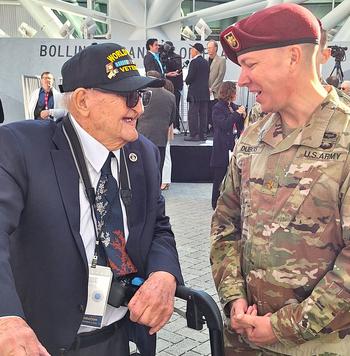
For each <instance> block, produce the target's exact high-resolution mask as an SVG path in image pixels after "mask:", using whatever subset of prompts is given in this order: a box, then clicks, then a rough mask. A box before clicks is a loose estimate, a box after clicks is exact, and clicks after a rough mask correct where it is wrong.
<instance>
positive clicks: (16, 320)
mask: <svg viewBox="0 0 350 356" xmlns="http://www.w3.org/2000/svg"><path fill="white" fill-rule="evenodd" d="M0 355H1V356H50V354H49V353H48V352H47V351H46V349H45V347H44V346H43V345H41V343H40V342H39V340H38V339H37V337H36V335H35V334H34V331H33V330H32V329H31V328H30V327H29V326H28V324H27V323H26V322H25V321H24V320H23V319H22V318H20V317H17V316H13V317H4V318H0Z"/></svg>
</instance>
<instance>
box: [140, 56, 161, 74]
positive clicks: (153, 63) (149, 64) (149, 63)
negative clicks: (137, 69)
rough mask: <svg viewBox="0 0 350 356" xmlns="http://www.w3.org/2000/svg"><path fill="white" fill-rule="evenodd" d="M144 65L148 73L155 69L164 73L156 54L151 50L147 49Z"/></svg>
mask: <svg viewBox="0 0 350 356" xmlns="http://www.w3.org/2000/svg"><path fill="white" fill-rule="evenodd" d="M143 66H144V67H145V72H146V74H147V72H149V71H150V70H155V71H156V72H158V73H159V74H161V75H162V73H163V72H162V68H161V67H160V65H159V62H158V61H157V60H156V59H155V58H154V55H153V54H152V53H151V52H150V51H147V53H146V55H145V57H144V58H143Z"/></svg>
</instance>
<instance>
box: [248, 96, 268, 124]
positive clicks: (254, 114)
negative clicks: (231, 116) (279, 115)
mask: <svg viewBox="0 0 350 356" xmlns="http://www.w3.org/2000/svg"><path fill="white" fill-rule="evenodd" d="M265 115H266V113H265V112H262V111H261V105H260V104H259V103H258V102H256V103H255V104H254V105H253V106H252V108H251V109H250V111H249V114H248V115H247V117H246V119H245V121H244V128H245V129H246V128H247V127H248V126H250V125H251V124H254V123H255V122H257V121H259V120H260V119H261V118H263V117H264V116H265Z"/></svg>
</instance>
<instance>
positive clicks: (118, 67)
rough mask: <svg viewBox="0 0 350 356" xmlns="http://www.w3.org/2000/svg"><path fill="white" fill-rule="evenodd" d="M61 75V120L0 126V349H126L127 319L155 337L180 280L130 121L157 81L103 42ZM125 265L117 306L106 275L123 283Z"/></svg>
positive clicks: (151, 171) (76, 354)
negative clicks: (123, 300)
mask: <svg viewBox="0 0 350 356" xmlns="http://www.w3.org/2000/svg"><path fill="white" fill-rule="evenodd" d="M62 78H63V83H62V90H63V91H64V92H65V100H66V102H67V108H68V111H69V115H68V116H67V117H65V118H64V119H63V121H62V122H60V123H59V124H56V123H54V122H52V121H51V120H39V121H22V122H16V123H12V124H9V125H5V126H2V127H1V128H0V142H1V146H2V150H1V152H0V167H1V168H0V182H1V186H2V189H1V191H0V226H1V233H0V265H1V268H0V284H1V288H0V316H1V317H0V355H2V356H8V355H33V356H47V355H49V353H50V354H51V355H54V356H63V355H65V356H90V355H99V356H104V355H106V356H107V355H108V356H109V355H118V356H119V355H120V356H126V355H129V346H128V340H129V335H128V330H129V327H130V329H131V328H133V329H134V328H135V327H136V324H133V323H134V322H135V323H138V324H137V325H139V328H138V329H139V332H136V333H133V337H136V338H137V339H138V340H140V338H141V336H140V335H141V334H142V332H143V338H144V339H145V336H146V332H147V334H148V336H149V337H151V336H150V335H153V336H152V337H151V338H152V340H149V341H153V342H155V333H156V332H157V331H158V330H159V329H160V328H161V327H162V326H163V325H164V324H165V323H166V322H167V320H168V319H169V318H170V316H171V314H172V311H173V301H174V293H175V289H176V284H177V283H182V282H183V281H182V276H181V271H180V266H179V262H178V255H177V252H176V247H175V241H174V236H173V233H172V231H171V227H170V224H169V218H168V217H167V216H165V212H164V198H163V197H162V195H161V193H160V179H159V170H158V164H159V153H158V150H157V148H156V147H155V146H154V145H153V144H152V143H151V142H150V141H148V140H147V139H146V138H144V137H143V136H138V133H137V131H136V122H137V119H138V118H139V117H140V115H141V114H142V111H143V102H142V101H141V92H140V91H139V90H140V89H143V88H146V87H159V86H161V85H163V81H162V80H159V79H155V78H146V77H141V76H140V75H139V72H138V70H137V68H136V65H135V64H134V63H133V61H132V59H131V57H130V56H129V54H128V51H127V50H126V49H125V48H124V47H121V46H119V45H117V44H113V43H103V44H96V45H92V46H89V47H86V48H85V49H84V50H82V51H81V52H80V53H78V54H76V55H75V56H74V57H72V58H70V59H69V60H68V61H67V62H66V63H65V64H64V65H63V67H62ZM143 99H144V98H142V100H143ZM68 128H70V129H71V130H70V131H69V130H68ZM74 137H75V140H73V138H74ZM73 142H75V143H76V144H77V147H80V148H81V150H82V152H81V154H80V156H79V155H78V154H77V153H76V151H74V150H73V149H72V147H74V145H73ZM73 152H74V154H73ZM77 167H79V170H78V168H77ZM84 167H85V175H84V169H83V168H84ZM78 172H79V173H78ZM84 176H85V178H86V176H88V179H87V180H90V181H91V187H89V184H88V183H85V182H86V181H87V180H86V179H85V180H84V182H83V181H82V179H81V177H84ZM123 183H124V184H123ZM119 191H120V192H119ZM111 192H114V193H113V195H112V196H111ZM124 193H127V194H126V195H125V194H124ZM130 273H133V274H130ZM100 276H102V277H103V280H101V279H100ZM134 276H137V277H139V279H137V280H138V281H139V282H140V283H142V280H145V281H144V283H143V284H142V285H141V286H140V288H139V289H138V291H137V292H136V293H135V295H134V296H133V297H132V299H131V300H130V302H129V303H128V308H126V307H124V306H121V307H119V308H117V307H114V306H112V305H111V303H112V304H113V305H115V304H116V302H115V298H113V300H108V298H109V292H108V290H109V287H110V286H111V283H110V279H111V278H112V280H113V283H112V287H113V291H115V288H119V289H118V290H120V288H121V289H122V290H123V291H124V287H123V286H128V285H130V282H132V281H134V279H133V280H131V277H134ZM132 283H134V282H132ZM114 287H115V288H114ZM110 298H111V296H110ZM107 300H108V304H106V303H107ZM101 305H102V307H99V308H101V310H102V311H100V310H98V311H96V310H93V308H94V307H96V306H101ZM89 311H90V312H89ZM132 322H133V323H132ZM91 326H93V327H91ZM150 345H151V343H150ZM152 347H153V352H150V351H144V352H143V353H142V354H143V355H147V356H148V355H152V354H154V344H153V346H152Z"/></svg>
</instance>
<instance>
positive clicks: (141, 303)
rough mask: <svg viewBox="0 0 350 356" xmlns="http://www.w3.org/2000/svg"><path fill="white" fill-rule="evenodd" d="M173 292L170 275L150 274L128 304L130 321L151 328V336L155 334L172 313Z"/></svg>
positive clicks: (173, 282)
mask: <svg viewBox="0 0 350 356" xmlns="http://www.w3.org/2000/svg"><path fill="white" fill-rule="evenodd" d="M175 290H176V280H175V277H174V276H173V275H172V274H170V273H168V272H163V271H159V272H154V273H152V274H151V275H150V277H149V278H148V279H147V280H146V282H145V283H144V284H143V285H142V286H141V287H140V288H139V290H138V291H137V292H136V293H135V295H134V296H133V298H132V299H131V300H130V302H129V304H128V307H129V310H130V319H131V320H132V321H134V322H137V323H139V324H144V325H147V326H149V327H151V330H150V332H149V333H150V334H151V335H152V334H154V333H156V332H157V331H159V330H160V329H161V328H162V327H163V326H164V325H165V324H166V323H167V321H168V320H169V319H170V317H171V315H172V313H173V311H174V297H175Z"/></svg>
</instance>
